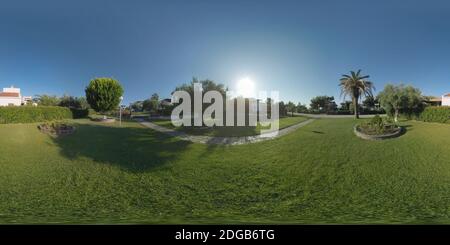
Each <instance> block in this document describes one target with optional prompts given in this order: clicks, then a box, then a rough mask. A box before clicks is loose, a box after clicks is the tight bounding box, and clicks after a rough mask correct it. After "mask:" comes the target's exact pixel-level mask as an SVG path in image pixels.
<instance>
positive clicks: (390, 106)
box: [378, 84, 423, 122]
mask: <svg viewBox="0 0 450 245" xmlns="http://www.w3.org/2000/svg"><path fill="white" fill-rule="evenodd" d="M378 97H379V99H380V104H381V106H382V107H383V108H384V109H385V110H386V112H387V113H388V115H389V116H393V117H394V121H395V122H398V116H399V114H400V113H405V114H407V115H411V113H414V112H419V111H420V110H421V109H422V106H423V104H422V101H423V99H422V95H421V92H420V90H419V89H417V88H414V87H412V86H405V85H403V84H401V85H399V86H395V85H392V84H387V85H386V86H385V87H384V89H383V91H381V92H380V93H379V94H378Z"/></svg>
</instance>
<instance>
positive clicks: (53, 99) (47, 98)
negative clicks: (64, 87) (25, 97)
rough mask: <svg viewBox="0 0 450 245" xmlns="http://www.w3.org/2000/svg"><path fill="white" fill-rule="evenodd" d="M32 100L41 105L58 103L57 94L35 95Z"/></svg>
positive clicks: (55, 104)
mask: <svg viewBox="0 0 450 245" xmlns="http://www.w3.org/2000/svg"><path fill="white" fill-rule="evenodd" d="M34 100H35V101H36V103H37V104H38V105H41V106H57V105H58V104H59V103H60V99H59V98H58V97H57V96H55V95H47V94H41V95H36V96H35V99H34Z"/></svg>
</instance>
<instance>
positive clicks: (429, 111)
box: [419, 106, 450, 123]
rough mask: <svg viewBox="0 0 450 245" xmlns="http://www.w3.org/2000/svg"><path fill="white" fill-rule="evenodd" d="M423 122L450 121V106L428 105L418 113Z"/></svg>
mask: <svg viewBox="0 0 450 245" xmlns="http://www.w3.org/2000/svg"><path fill="white" fill-rule="evenodd" d="M419 120H422V121H424V122H439V123H450V106H429V107H426V108H425V110H424V111H423V112H422V113H421V114H420V116H419Z"/></svg>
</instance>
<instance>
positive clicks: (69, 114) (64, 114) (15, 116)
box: [0, 106, 86, 123]
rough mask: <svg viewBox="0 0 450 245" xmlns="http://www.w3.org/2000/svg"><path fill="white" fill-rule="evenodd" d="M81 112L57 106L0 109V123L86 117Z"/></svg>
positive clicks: (84, 113)
mask: <svg viewBox="0 0 450 245" xmlns="http://www.w3.org/2000/svg"><path fill="white" fill-rule="evenodd" d="M75 110H76V109H75ZM82 111H83V110H77V111H74V110H71V109H69V108H66V107H59V106H37V107H35V106H20V107H16V106H11V107H0V123H33V122H45V121H52V120H62V119H70V118H80V117H83V116H85V115H86V112H82ZM84 111H86V110H84Z"/></svg>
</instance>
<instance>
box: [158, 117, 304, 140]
mask: <svg viewBox="0 0 450 245" xmlns="http://www.w3.org/2000/svg"><path fill="white" fill-rule="evenodd" d="M306 120H308V118H306V117H301V116H293V117H282V118H280V119H279V121H278V122H279V125H278V128H279V129H283V128H287V127H289V126H292V125H294V124H298V123H301V122H304V121H306ZM151 122H153V123H155V124H157V125H159V126H163V127H166V128H171V129H175V130H178V131H182V132H185V133H188V134H191V135H208V136H217V137H236V136H251V135H258V134H261V130H262V129H266V130H270V129H271V128H270V126H264V127H263V126H262V125H261V124H259V123H258V125H257V126H256V127H252V126H239V127H237V126H236V127H232V126H225V127H206V126H205V127H194V126H182V127H175V126H174V125H173V124H172V122H171V121H170V120H168V119H152V120H151Z"/></svg>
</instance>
